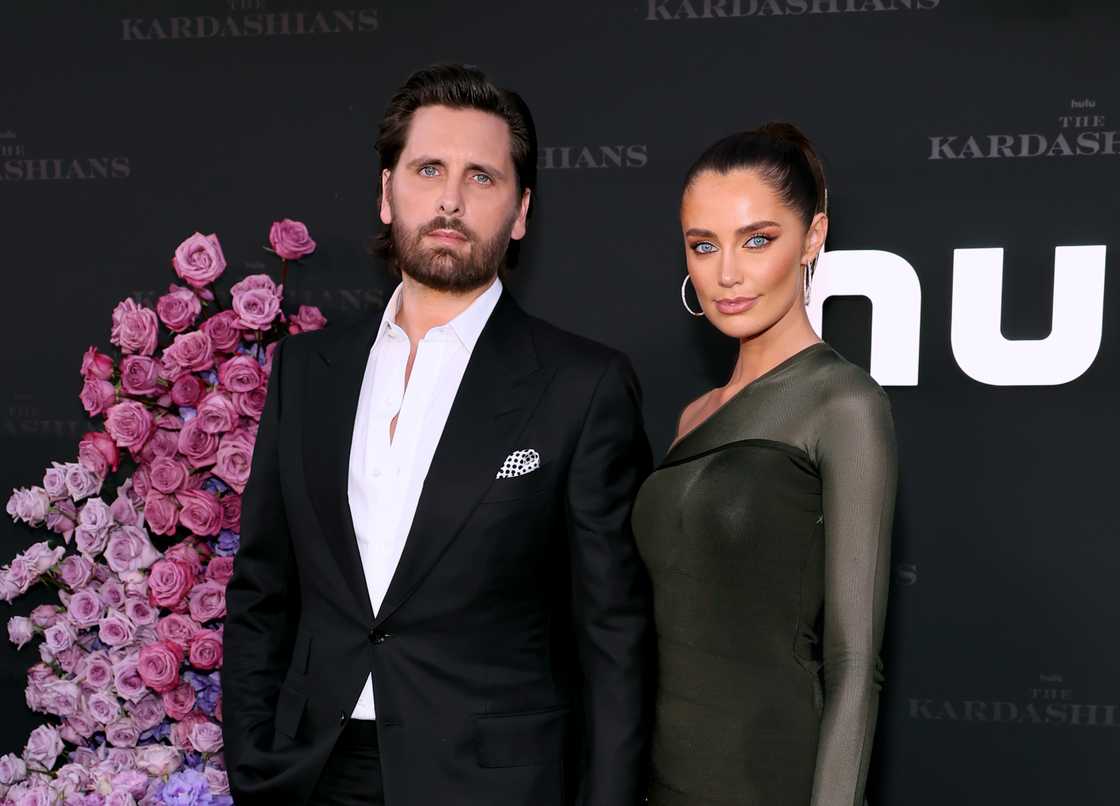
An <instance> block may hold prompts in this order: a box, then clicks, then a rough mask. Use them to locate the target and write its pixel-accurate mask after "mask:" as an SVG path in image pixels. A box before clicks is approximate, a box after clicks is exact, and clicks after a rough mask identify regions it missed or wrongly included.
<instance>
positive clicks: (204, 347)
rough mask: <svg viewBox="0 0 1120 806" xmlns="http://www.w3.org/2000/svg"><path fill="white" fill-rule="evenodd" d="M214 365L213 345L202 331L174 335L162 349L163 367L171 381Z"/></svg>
mask: <svg viewBox="0 0 1120 806" xmlns="http://www.w3.org/2000/svg"><path fill="white" fill-rule="evenodd" d="M213 366H214V346H213V345H212V344H211V343H210V337H209V336H207V335H206V333H205V332H204V331H201V330H194V331H191V332H190V333H182V334H180V335H178V336H176V337H175V341H173V342H172V343H171V345H170V346H169V347H168V348H167V349H166V350H164V351H163V368H164V371H165V373H166V374H167V377H168V378H170V379H171V381H172V382H174V381H177V380H179V378H180V376H182V375H184V374H185V373H188V372H202V371H203V370H206V369H210V368H211V367H213Z"/></svg>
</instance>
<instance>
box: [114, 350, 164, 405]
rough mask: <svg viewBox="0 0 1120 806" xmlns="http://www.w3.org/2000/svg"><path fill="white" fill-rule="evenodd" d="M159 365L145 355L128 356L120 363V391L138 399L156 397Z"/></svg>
mask: <svg viewBox="0 0 1120 806" xmlns="http://www.w3.org/2000/svg"><path fill="white" fill-rule="evenodd" d="M159 370H160V365H159V363H158V362H157V361H156V360H155V359H154V358H151V357H149V356H146V355H130V356H126V357H125V359H124V360H123V361H121V389H123V390H124V392H125V394H128V395H137V396H139V397H147V396H152V395H154V396H158V395H159V393H160V392H161V391H162V389H161V388H160V385H159Z"/></svg>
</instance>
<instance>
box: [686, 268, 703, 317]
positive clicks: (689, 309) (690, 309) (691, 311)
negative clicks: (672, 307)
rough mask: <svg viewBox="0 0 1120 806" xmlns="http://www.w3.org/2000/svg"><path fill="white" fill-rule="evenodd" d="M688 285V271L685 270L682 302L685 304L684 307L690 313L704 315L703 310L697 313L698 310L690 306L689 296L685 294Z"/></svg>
mask: <svg viewBox="0 0 1120 806" xmlns="http://www.w3.org/2000/svg"><path fill="white" fill-rule="evenodd" d="M687 287H688V272H685V275H684V282H683V283H681V302H682V303H683V304H684V309H685V310H686V311H688V312H689V313H690V314H692V315H693V316H703V315H704V312H703V311H700V312H699V313H697V312H696V311H694V310H692V308H690V307H689V306H688V298H687V297H686V296H685V295H684V290H685V288H687Z"/></svg>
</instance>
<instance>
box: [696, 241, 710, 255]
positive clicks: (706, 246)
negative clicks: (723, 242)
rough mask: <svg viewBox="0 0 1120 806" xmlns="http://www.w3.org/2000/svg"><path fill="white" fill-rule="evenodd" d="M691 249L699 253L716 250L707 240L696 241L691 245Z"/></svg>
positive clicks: (706, 253) (708, 252) (704, 253)
mask: <svg viewBox="0 0 1120 806" xmlns="http://www.w3.org/2000/svg"><path fill="white" fill-rule="evenodd" d="M692 251H693V252H696V253H697V254H699V255H708V254H711V253H712V252H714V251H716V247H715V244H713V243H711V242H709V241H698V242H697V243H694V244H693V245H692Z"/></svg>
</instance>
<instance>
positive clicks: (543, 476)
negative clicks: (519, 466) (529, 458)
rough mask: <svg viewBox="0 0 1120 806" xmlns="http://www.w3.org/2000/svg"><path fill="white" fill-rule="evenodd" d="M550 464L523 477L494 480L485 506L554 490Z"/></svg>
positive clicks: (484, 502)
mask: <svg viewBox="0 0 1120 806" xmlns="http://www.w3.org/2000/svg"><path fill="white" fill-rule="evenodd" d="M550 470H551V468H550V467H549V463H548V462H545V463H544V464H542V465H541V466H540V467H538V468H537V469H536V470H534V471H532V472H530V473H526V474H525V475H523V476H514V477H512V478H508V479H494V482H493V484H491V485H490V489H488V490H487V491H486V495H485V496H483V498H482V503H483V504H489V503H494V502H497V501H513V500H515V499H518V498H528V497H530V496H533V495H536V494H537V493H542V492H544V491H545V490H549V489H551V488H552V483H551V482H552V478H551V475H552V474H551V473H550V472H549V471H550Z"/></svg>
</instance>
